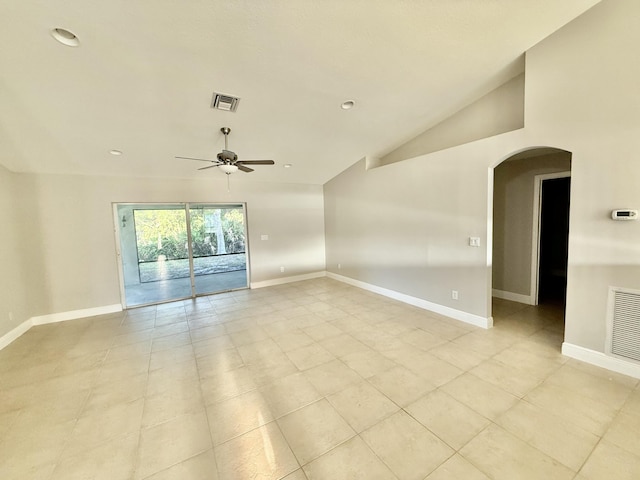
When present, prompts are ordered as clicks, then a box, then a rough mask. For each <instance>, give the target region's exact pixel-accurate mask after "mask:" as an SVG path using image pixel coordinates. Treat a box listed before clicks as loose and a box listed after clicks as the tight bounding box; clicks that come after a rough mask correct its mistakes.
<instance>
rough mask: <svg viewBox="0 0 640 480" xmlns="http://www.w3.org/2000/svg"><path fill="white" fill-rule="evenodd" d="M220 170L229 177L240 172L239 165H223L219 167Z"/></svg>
mask: <svg viewBox="0 0 640 480" xmlns="http://www.w3.org/2000/svg"><path fill="white" fill-rule="evenodd" d="M218 168H219V169H220V170H222V171H223V172H224V173H226V174H227V175H231V174H232V173H236V172H237V171H238V166H237V165H230V164H222V165H218Z"/></svg>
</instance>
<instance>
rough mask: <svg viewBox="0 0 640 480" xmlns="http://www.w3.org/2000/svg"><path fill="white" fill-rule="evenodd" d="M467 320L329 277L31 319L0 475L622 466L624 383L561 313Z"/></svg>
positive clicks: (437, 474)
mask: <svg viewBox="0 0 640 480" xmlns="http://www.w3.org/2000/svg"><path fill="white" fill-rule="evenodd" d="M494 320H495V328H493V329H491V330H482V329H479V328H475V327H472V326H469V325H466V324H463V323H460V322H457V321H454V320H450V319H447V318H444V317H440V316H438V315H435V314H432V313H429V312H426V311H423V310H420V309H417V308H414V307H411V306H407V305H404V304H401V303H398V302H396V301H393V300H390V299H387V298H384V297H381V296H377V295H374V294H371V293H369V292H366V291H363V290H360V289H357V288H354V287H350V286H347V285H344V284H341V283H338V282H335V281H332V280H329V279H318V280H311V281H306V282H299V283H295V284H289V285H284V286H278V287H271V288H265V289H260V290H254V291H250V290H244V291H238V292H233V293H227V294H222V295H216V296H210V297H201V298H198V299H197V300H195V301H182V302H176V303H170V304H163V305H158V306H154V307H145V308H141V309H135V310H129V311H127V312H123V313H118V314H112V315H105V316H100V317H93V318H87V319H82V320H74V321H69V322H64V323H58V324H52V325H45V326H39V327H35V328H33V329H31V330H30V331H29V332H27V333H26V334H25V335H24V336H22V337H21V338H19V339H18V340H17V341H16V342H14V343H13V344H12V345H10V346H9V347H7V348H5V349H4V350H2V351H0V392H1V393H0V478H1V479H4V480H11V479H45V480H54V479H56V480H57V479H65V480H74V479H109V480H118V479H150V480H161V479H162V480H166V479H193V480H232V479H286V480H317V479H322V480H324V479H327V480H340V479H366V480H375V479H399V480H424V479H428V480H442V479H470V480H474V479H508V480H518V479H574V478H575V479H579V480H587V479H592V480H593V479H616V480H624V479H636V480H637V479H638V478H640V433H639V432H640V387H638V381H637V380H635V379H632V378H628V377H624V376H621V375H617V374H614V373H611V372H608V371H605V370H601V369H598V368H595V367H592V366H589V365H586V364H583V363H580V362H577V361H573V360H570V359H568V358H566V357H563V356H562V355H561V354H560V353H559V352H560V345H561V342H562V331H563V325H562V323H563V322H562V314H561V312H559V310H558V309H553V308H542V307H538V308H533V307H527V306H523V305H520V304H515V303H510V302H506V301H496V302H495V304H494Z"/></svg>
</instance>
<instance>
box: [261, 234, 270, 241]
mask: <svg viewBox="0 0 640 480" xmlns="http://www.w3.org/2000/svg"><path fill="white" fill-rule="evenodd" d="M260 240H269V235H260Z"/></svg>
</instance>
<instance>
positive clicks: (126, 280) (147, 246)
mask: <svg viewBox="0 0 640 480" xmlns="http://www.w3.org/2000/svg"><path fill="white" fill-rule="evenodd" d="M114 212H115V218H116V225H117V228H116V231H117V234H118V240H119V241H118V246H119V251H118V254H119V257H120V267H121V268H120V273H121V282H122V294H123V295H122V296H123V301H124V303H125V305H126V306H127V307H131V306H139V305H148V304H154V303H160V302H166V301H171V300H178V299H183V298H189V297H194V296H196V295H204V294H210V293H216V292H222V291H228V290H235V289H239V288H246V287H247V286H248V269H247V254H246V227H245V222H244V218H245V214H244V206H243V205H239V204H235V205H217V204H166V205H158V204H118V205H115V207H114Z"/></svg>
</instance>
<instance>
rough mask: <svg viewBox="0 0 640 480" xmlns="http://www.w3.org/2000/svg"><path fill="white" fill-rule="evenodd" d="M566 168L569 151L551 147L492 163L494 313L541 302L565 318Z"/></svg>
mask: <svg viewBox="0 0 640 480" xmlns="http://www.w3.org/2000/svg"><path fill="white" fill-rule="evenodd" d="M570 172H571V152H568V151H566V150H562V149H558V148H551V147H535V148H529V149H526V150H523V151H520V152H517V153H515V154H513V155H511V156H509V157H507V158H506V159H504V160H503V161H502V162H500V163H499V164H498V165H496V166H495V167H494V168H493V222H492V224H493V231H492V237H493V242H492V292H491V294H492V300H493V301H492V313H494V312H493V311H494V310H496V309H498V310H499V309H500V308H501V307H502V308H507V307H509V306H511V308H514V309H515V308H517V306H518V304H519V305H532V306H535V305H539V306H540V308H547V307H548V308H555V309H556V310H557V311H558V314H559V315H562V318H564V309H565V304H566V281H567V276H566V272H567V258H568V232H569V230H568V228H569V208H570V207H569V198H570V176H571V173H570ZM510 302H515V304H512V303H510Z"/></svg>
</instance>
